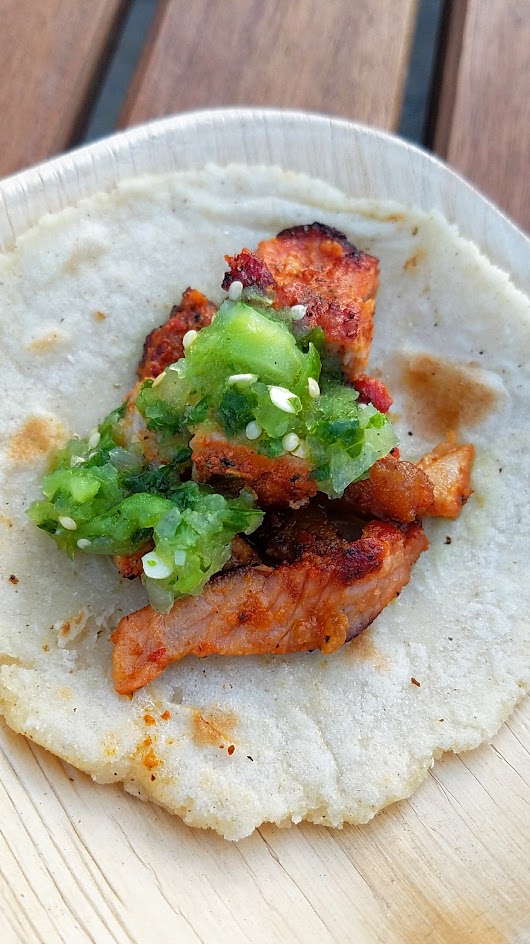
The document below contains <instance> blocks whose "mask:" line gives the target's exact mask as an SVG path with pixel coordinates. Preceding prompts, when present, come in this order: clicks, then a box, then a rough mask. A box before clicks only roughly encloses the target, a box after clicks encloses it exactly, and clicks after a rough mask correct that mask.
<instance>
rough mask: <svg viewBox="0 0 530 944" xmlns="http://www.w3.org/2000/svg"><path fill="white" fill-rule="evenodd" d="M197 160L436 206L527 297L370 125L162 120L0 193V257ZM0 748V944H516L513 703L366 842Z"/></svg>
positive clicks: (521, 758) (460, 217) (498, 227)
mask: <svg viewBox="0 0 530 944" xmlns="http://www.w3.org/2000/svg"><path fill="white" fill-rule="evenodd" d="M209 161H213V162H216V163H220V164H226V163H229V162H234V161H235V162H240V163H241V162H244V163H251V164H255V163H260V164H276V165H279V166H281V167H283V168H284V169H290V170H294V171H302V172H306V173H308V174H311V175H312V176H314V177H319V178H321V179H323V180H326V181H329V182H330V183H332V184H334V185H336V186H337V187H339V188H340V189H341V190H343V191H344V192H345V193H347V194H349V195H351V196H355V197H356V196H358V197H362V196H364V197H374V198H377V199H395V200H398V201H401V202H402V203H406V204H411V205H415V206H417V207H419V208H421V209H424V210H429V209H433V208H434V209H437V210H439V211H440V212H442V213H443V214H444V215H445V216H446V218H447V219H449V220H450V221H451V222H455V223H456V224H457V226H458V227H459V229H460V231H461V233H462V234H463V235H465V236H467V237H469V238H471V239H472V240H474V241H475V242H476V243H477V244H478V245H479V247H480V248H481V249H482V250H483V251H484V252H485V253H486V255H488V256H489V258H490V259H491V260H492V262H494V263H495V264H497V265H498V266H500V267H501V268H503V269H505V270H506V271H508V272H509V273H510V274H511V276H512V278H513V280H514V282H515V283H516V285H518V286H519V287H520V288H522V289H523V290H526V291H528V290H529V289H530V266H529V264H528V263H529V259H530V253H529V249H530V243H529V241H528V240H527V239H526V237H525V236H524V235H523V234H522V233H521V232H520V231H519V230H518V229H517V228H516V227H515V226H514V225H513V224H512V223H511V222H510V221H509V220H508V219H506V217H504V216H503V215H502V214H501V213H500V212H499V211H498V210H497V209H496V208H495V207H493V206H492V204H491V203H489V202H488V201H487V200H486V199H485V198H484V197H482V196H481V195H479V194H478V193H477V192H476V191H475V190H473V189H472V188H471V187H470V186H469V185H468V184H467V183H465V182H464V181H463V180H462V179H461V178H459V177H458V176H457V175H455V174H454V173H452V172H451V171H450V170H448V169H447V168H446V167H445V166H443V165H442V164H441V163H440V162H438V161H436V160H435V159H433V158H431V157H430V156H429V155H427V154H425V153H423V152H422V151H420V150H418V149H416V148H414V147H411V146H410V145H408V144H405V143H404V142H402V141H399V140H398V139H396V138H392V137H391V136H389V135H386V134H383V133H381V132H377V131H374V130H372V129H369V128H364V127H360V126H358V125H354V124H351V123H348V122H345V121H340V120H336V119H329V118H326V117H323V116H318V115H305V114H298V113H288V112H278V111H265V110H222V111H221V110H220V111H208V112H200V113H196V114H187V115H182V116H180V117H174V118H168V119H164V120H162V121H158V122H155V123H153V124H149V125H145V126H143V127H139V128H135V129H133V130H132V131H129V132H126V133H124V134H120V135H116V136H115V137H113V138H110V139H108V140H105V141H102V142H99V143H97V144H94V145H92V146H90V147H88V148H84V149H82V150H79V151H76V152H73V153H71V154H68V155H65V156H64V157H61V158H58V159H57V160H54V161H51V162H48V163H46V164H43V165H41V166H39V167H37V168H35V169H32V170H29V171H26V172H24V173H22V174H18V175H17V176H15V177H12V178H10V179H8V180H6V181H4V182H3V183H2V184H0V247H1V248H3V249H7V248H9V247H10V246H12V245H13V243H14V241H15V240H16V238H17V236H19V235H20V234H21V233H23V232H24V231H25V230H26V229H27V228H28V227H29V226H31V225H32V224H33V223H34V222H35V221H36V220H37V219H38V218H39V217H40V216H42V215H43V214H45V213H47V212H53V211H56V210H59V209H61V208H63V207H65V206H68V205H71V204H72V203H75V202H76V201H77V200H78V199H80V198H81V197H85V196H89V195H91V194H93V193H95V192H97V191H99V190H108V189H111V188H112V187H113V186H114V184H115V183H116V182H117V181H118V180H121V179H123V178H125V177H129V176H131V175H135V174H140V173H145V172H157V171H167V170H170V169H185V168H189V167H195V166H198V165H202V164H204V163H207V162H209ZM0 734H1V738H0V941H1V942H2V944H7V942H11V941H13V942H24V944H29V942H39V944H42V942H44V944H48V942H56V941H57V942H59V941H67V942H68V944H71V942H78V941H79V942H85V941H87V942H88V941H93V942H97V944H105V942H115V941H117V942H124V944H125V942H127V944H130V942H131V941H132V942H138V944H140V942H141V944H149V942H151V941H152V942H154V941H156V942H157V944H159V942H166V941H167V942H173V941H175V942H176V941H178V942H199V941H203V942H207V944H221V942H227V944H237V942H244V941H252V942H267V944H269V942H276V941H277V942H285V941H289V942H290V941H300V942H304V944H307V942H312V941H315V942H317V941H318V942H319V944H328V942H341V944H342V942H345V941H351V942H356V944H357V942H358V944H375V942H384V944H393V942H409V944H416V942H417V944H419V942H423V941H426V940H428V941H429V942H430V944H438V942H453V944H456V942H458V944H466V942H472V941H477V942H478V941H480V944H501V942H514V944H524V942H526V941H530V892H529V891H528V889H529V887H530V872H529V867H528V859H529V856H528V849H529V848H530V845H529V843H530V813H529V811H530V757H529V750H530V710H529V704H528V700H527V701H526V703H525V704H524V705H523V707H522V708H520V709H519V710H518V711H517V712H516V713H515V715H514V716H513V717H512V718H511V719H510V721H509V723H508V725H505V726H504V727H503V729H502V731H501V732H500V734H499V735H498V736H497V738H496V739H495V742H494V745H493V746H491V747H488V746H485V747H482V748H481V749H479V750H478V751H474V752H473V753H472V754H469V755H464V756H462V757H446V758H445V759H443V760H442V761H441V762H440V763H439V764H438V765H437V767H436V770H435V773H434V774H433V776H431V777H429V778H428V779H427V781H426V782H425V783H424V784H423V786H422V787H421V788H420V789H419V790H418V792H417V793H416V794H415V795H414V796H413V797H412V798H411V799H410V800H408V801H403V802H402V803H399V804H397V805H395V806H394V807H391V808H389V809H388V810H386V811H385V812H384V813H382V814H381V815H379V816H378V817H377V818H376V819H375V820H374V821H373V822H372V823H370V824H369V825H367V826H363V827H346V828H345V829H344V830H341V831H337V830H335V831H333V830H328V829H325V828H323V827H315V826H311V825H307V824H305V825H302V826H299V827H296V828H293V829H291V830H284V831H282V830H278V829H276V828H275V827H273V826H264V827H262V828H261V829H260V830H259V831H256V832H255V833H254V834H253V835H252V836H251V837H249V838H248V839H245V840H243V841H242V842H240V843H238V844H233V843H232V844H231V843H227V842H224V841H223V840H222V839H220V838H219V837H218V836H216V835H214V834H211V833H208V832H203V831H199V830H191V829H189V828H187V827H185V826H184V825H183V824H182V823H181V822H180V821H179V820H178V819H176V818H175V817H171V816H170V815H168V814H166V813H165V812H163V811H162V810H159V809H157V808H156V807H154V806H152V805H144V804H142V803H140V802H138V801H136V800H134V799H132V798H131V797H129V796H127V795H124V794H123V792H122V790H121V789H120V788H119V787H100V786H97V785H95V784H93V783H92V782H91V781H90V780H89V779H88V778H87V777H85V776H84V775H83V774H80V773H79V772H78V771H73V770H71V769H70V768H68V766H67V765H66V764H63V763H62V762H60V761H59V760H57V759H56V758H54V757H52V756H51V755H49V754H47V753H46V752H45V751H43V750H41V749H40V748H37V747H35V746H34V745H32V744H30V743H28V742H26V741H25V740H24V739H23V738H21V737H17V736H15V735H13V734H12V733H11V732H10V731H8V730H7V729H6V730H2V731H1V732H0ZM506 875H510V876H511V883H510V893H509V894H508V893H507V892H506V888H505V876H506Z"/></svg>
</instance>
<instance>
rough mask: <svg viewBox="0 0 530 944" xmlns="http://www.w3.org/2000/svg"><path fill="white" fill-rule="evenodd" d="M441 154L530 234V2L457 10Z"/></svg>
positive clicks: (479, 2)
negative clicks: (529, 230)
mask: <svg viewBox="0 0 530 944" xmlns="http://www.w3.org/2000/svg"><path fill="white" fill-rule="evenodd" d="M443 73H444V74H443V77H442V81H441V88H440V98H439V106H438V112H437V119H436V129H435V134H434V148H435V150H436V151H437V153H438V154H440V155H441V156H442V157H444V158H445V159H446V160H447V161H448V162H449V163H450V164H451V165H452V166H453V167H455V168H456V169H457V170H458V171H460V172H461V173H462V174H464V176H466V177H467V178H468V179H469V180H470V181H471V182H472V183H474V184H475V185H476V186H477V187H479V189H481V190H483V191H484V193H486V194H487V195H488V196H489V197H491V199H492V200H494V201H495V202H496V203H497V204H498V205H499V206H500V207H501V209H503V210H504V211H505V212H507V213H508V214H509V215H510V216H512V217H513V219H514V220H515V221H516V222H518V223H519V224H520V225H521V226H523V227H524V228H526V229H530V187H529V186H528V180H529V170H528V168H529V158H530V3H529V2H528V0H488V3H484V2H483V0H456V2H453V4H452V5H451V10H450V19H449V24H448V34H447V45H446V54H445V60H444V69H443Z"/></svg>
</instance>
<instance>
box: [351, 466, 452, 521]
mask: <svg viewBox="0 0 530 944" xmlns="http://www.w3.org/2000/svg"><path fill="white" fill-rule="evenodd" d="M433 500H434V489H433V486H432V484H431V482H430V481H429V479H428V478H427V476H426V474H425V472H423V471H422V470H421V469H419V468H418V467H417V466H416V465H413V464H412V463H411V462H404V461H403V460H401V459H395V458H394V457H393V456H385V457H384V458H383V459H378V461H377V462H376V463H375V465H373V466H372V468H371V470H370V477H369V478H367V479H364V480H363V481H362V482H353V483H352V485H348V488H347V489H346V491H345V492H344V495H343V497H342V498H341V499H338V501H339V502H340V507H341V508H342V509H344V510H345V511H347V512H348V511H349V512H352V513H353V514H355V515H359V516H360V517H361V518H382V519H386V520H390V521H401V522H411V521H416V520H417V519H418V518H422V517H423V516H424V515H426V514H430V513H431V512H430V509H431V507H432V503H433Z"/></svg>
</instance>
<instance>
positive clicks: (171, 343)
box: [138, 288, 217, 379]
mask: <svg viewBox="0 0 530 944" xmlns="http://www.w3.org/2000/svg"><path fill="white" fill-rule="evenodd" d="M216 310H217V309H216V307H215V305H214V304H213V302H210V301H208V299H207V298H206V296H205V295H203V294H202V292H199V291H197V289H194V288H187V289H186V291H185V292H184V293H183V295H182V299H181V301H180V302H179V304H178V305H174V307H173V308H172V309H171V314H170V316H169V318H168V320H167V321H166V322H165V324H163V325H161V326H160V328H155V329H154V331H151V334H148V335H147V337H146V339H145V343H144V351H143V355H142V359H141V361H140V363H139V365H138V375H139V377H141V378H142V379H145V378H146V377H158V375H159V374H161V373H162V371H163V370H165V369H166V367H168V366H169V364H173V363H174V362H175V361H178V360H180V358H181V357H182V356H183V354H184V347H183V344H182V339H183V337H184V335H185V334H186V332H187V331H191V330H192V329H194V330H196V331H198V330H199V329H200V328H204V327H205V325H209V324H210V322H211V320H212V317H213V315H214V314H215V312H216Z"/></svg>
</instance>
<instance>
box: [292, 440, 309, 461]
mask: <svg viewBox="0 0 530 944" xmlns="http://www.w3.org/2000/svg"><path fill="white" fill-rule="evenodd" d="M291 455H293V456H296V458H297V459H307V457H308V456H309V449H308V448H307V443H306V442H305V441H304V440H303V439H301V440H300V445H299V446H298V449H293V451H292V453H291Z"/></svg>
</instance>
